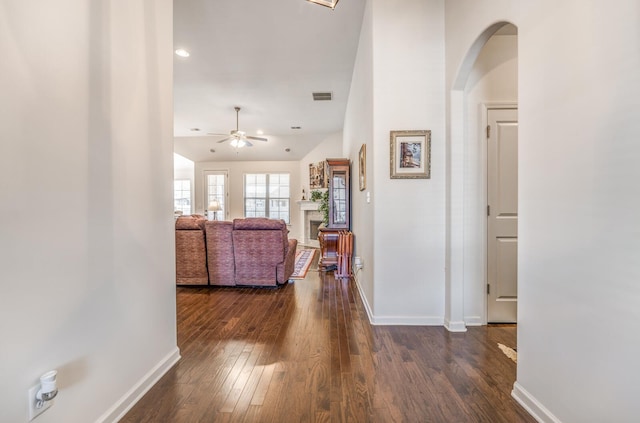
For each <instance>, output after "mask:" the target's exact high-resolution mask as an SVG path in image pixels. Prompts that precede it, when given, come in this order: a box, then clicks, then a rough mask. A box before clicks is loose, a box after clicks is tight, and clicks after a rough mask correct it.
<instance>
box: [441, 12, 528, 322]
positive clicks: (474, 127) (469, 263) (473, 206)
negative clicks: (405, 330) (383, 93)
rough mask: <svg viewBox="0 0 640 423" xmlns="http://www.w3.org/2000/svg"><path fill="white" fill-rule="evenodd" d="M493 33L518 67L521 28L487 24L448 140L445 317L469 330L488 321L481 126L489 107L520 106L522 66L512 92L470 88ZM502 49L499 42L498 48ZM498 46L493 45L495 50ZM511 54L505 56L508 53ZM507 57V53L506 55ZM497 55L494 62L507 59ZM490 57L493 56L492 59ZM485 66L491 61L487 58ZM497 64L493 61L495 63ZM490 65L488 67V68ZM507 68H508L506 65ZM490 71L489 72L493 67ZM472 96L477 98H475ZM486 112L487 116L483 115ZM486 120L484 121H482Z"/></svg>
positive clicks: (465, 68) (463, 79) (454, 105)
mask: <svg viewBox="0 0 640 423" xmlns="http://www.w3.org/2000/svg"><path fill="white" fill-rule="evenodd" d="M494 35H515V37H511V40H510V42H511V45H512V46H513V47H512V48H515V52H516V53H515V59H514V62H513V63H512V64H511V65H510V66H515V67H516V68H517V28H516V27H515V26H514V25H512V24H510V23H509V22H505V21H502V22H497V23H495V24H493V25H491V26H489V27H488V28H487V29H485V30H484V31H483V32H482V34H481V35H480V36H478V38H477V39H476V40H475V41H474V43H473V44H472V46H471V47H470V48H469V50H468V52H467V54H466V56H465V58H464V60H463V62H462V64H461V66H460V68H459V71H458V74H457V75H456V78H455V80H454V81H453V83H452V89H451V92H450V102H449V107H450V110H449V111H450V127H449V129H450V132H449V145H448V151H447V153H448V154H447V156H448V161H447V168H448V171H447V176H448V183H447V189H448V207H447V255H448V257H447V264H448V266H447V271H448V274H447V290H446V295H447V303H446V304H447V310H446V316H445V322H446V326H447V329H449V330H450V331H464V330H466V326H467V325H482V324H486V322H487V319H486V316H487V315H486V299H487V295H486V257H487V256H486V204H487V203H486V171H487V169H486V159H487V157H486V148H485V150H484V151H483V150H482V148H484V146H486V144H483V143H482V141H485V140H486V138H485V139H482V138H481V137H482V135H481V129H484V128H486V125H487V122H486V114H487V107H488V106H496V105H498V104H501V105H502V106H505V105H511V106H512V105H515V104H516V101H517V70H516V72H515V73H516V75H514V77H513V80H514V81H515V82H514V84H515V89H514V90H515V91H516V94H515V98H514V97H513V96H503V94H500V95H493V96H491V95H489V96H486V92H485V93H483V94H484V95H485V97H484V98H483V97H482V95H478V94H477V93H475V94H474V93H471V91H472V89H470V88H469V85H473V84H477V83H481V82H479V81H481V79H482V78H483V77H485V76H484V75H478V74H479V73H482V72H481V71H482V70H481V71H478V69H475V68H474V67H475V66H476V65H477V63H478V59H479V58H480V57H481V53H482V52H483V49H484V48H485V46H487V43H488V42H489V41H490V39H492V37H494ZM498 48H499V47H498ZM495 49H496V47H495V46H493V54H495ZM508 55H509V54H507V55H506V56H508ZM506 56H505V57H506ZM505 57H502V58H500V57H498V58H495V57H494V58H493V59H496V60H497V62H496V60H494V63H493V65H495V64H496V63H499V62H500V61H506V60H507V59H505ZM489 62H491V60H489ZM484 63H485V65H486V63H487V61H486V60H485V61H484ZM493 65H489V66H490V67H491V66H493ZM485 70H486V69H485ZM503 71H504V70H503ZM488 73H489V72H488ZM470 96H472V97H473V98H470ZM482 116H485V118H483V117H482ZM483 119H484V120H483Z"/></svg>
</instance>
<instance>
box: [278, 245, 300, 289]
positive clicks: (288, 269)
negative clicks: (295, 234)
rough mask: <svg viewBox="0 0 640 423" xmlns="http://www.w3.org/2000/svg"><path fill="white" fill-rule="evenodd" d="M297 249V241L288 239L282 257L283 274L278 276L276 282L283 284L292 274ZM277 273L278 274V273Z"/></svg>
mask: <svg viewBox="0 0 640 423" xmlns="http://www.w3.org/2000/svg"><path fill="white" fill-rule="evenodd" d="M297 247H298V240H297V239H289V243H288V246H287V252H286V254H285V257H284V266H283V269H282V270H283V274H282V275H280V274H278V282H279V283H285V282H286V281H288V280H289V278H290V277H291V275H292V274H293V270H294V268H295V264H296V248H297ZM278 273H279V272H278Z"/></svg>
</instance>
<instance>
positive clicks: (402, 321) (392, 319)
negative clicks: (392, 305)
mask: <svg viewBox="0 0 640 423" xmlns="http://www.w3.org/2000/svg"><path fill="white" fill-rule="evenodd" d="M371 324H372V325H375V326H442V325H444V319H443V318H442V317H440V316H374V318H373V320H372V321H371Z"/></svg>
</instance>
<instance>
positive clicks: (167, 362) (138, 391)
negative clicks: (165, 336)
mask: <svg viewBox="0 0 640 423" xmlns="http://www.w3.org/2000/svg"><path fill="white" fill-rule="evenodd" d="M178 360H180V349H179V348H178V347H175V349H174V350H173V351H171V352H170V353H169V354H167V355H166V356H165V357H164V358H163V359H162V360H160V362H159V363H158V364H156V365H155V366H154V367H153V368H152V369H151V370H150V371H149V372H148V373H147V374H146V375H144V376H143V377H142V379H140V380H139V381H138V383H136V384H135V385H133V387H132V388H131V389H129V391H128V392H127V393H126V394H124V396H122V398H120V399H119V400H118V401H117V402H116V403H115V404H114V405H113V406H112V407H111V408H109V409H108V410H107V411H106V412H105V413H104V414H103V415H102V416H100V417H99V418H98V420H96V423H111V422H117V421H119V420H120V419H122V418H123V417H124V415H125V414H127V412H128V411H129V410H130V409H131V408H132V407H133V406H134V405H135V404H136V403H137V402H138V401H139V400H140V398H142V396H143V395H144V394H146V393H147V391H149V389H151V387H153V385H155V384H156V382H158V380H160V378H161V377H162V376H164V374H165V373H166V372H167V371H169V369H170V368H172V367H173V365H174V364H176V363H177V362H178Z"/></svg>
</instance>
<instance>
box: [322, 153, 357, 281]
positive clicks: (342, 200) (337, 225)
mask: <svg viewBox="0 0 640 423" xmlns="http://www.w3.org/2000/svg"><path fill="white" fill-rule="evenodd" d="M350 170H351V166H350V162H349V159H327V169H326V171H327V178H328V179H329V224H328V225H327V227H325V228H321V229H320V230H319V233H318V240H319V241H320V262H319V265H320V267H321V268H322V269H325V270H327V269H329V268H331V267H333V266H336V265H337V264H338V255H337V247H338V234H339V233H340V231H345V230H346V231H348V230H350V229H351V175H350Z"/></svg>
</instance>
